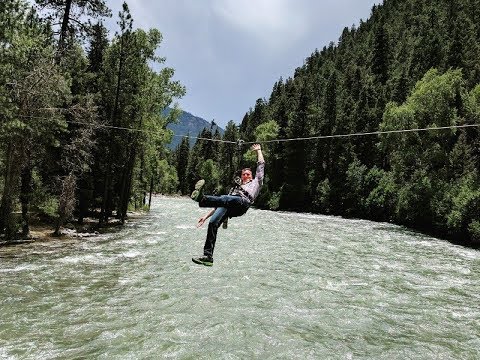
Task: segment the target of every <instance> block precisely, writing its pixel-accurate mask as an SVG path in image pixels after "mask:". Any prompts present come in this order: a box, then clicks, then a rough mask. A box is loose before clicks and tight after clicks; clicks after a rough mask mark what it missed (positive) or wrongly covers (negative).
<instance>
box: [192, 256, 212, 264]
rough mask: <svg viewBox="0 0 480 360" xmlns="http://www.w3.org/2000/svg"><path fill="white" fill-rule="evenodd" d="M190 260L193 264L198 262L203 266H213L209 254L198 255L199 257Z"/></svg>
mask: <svg viewBox="0 0 480 360" xmlns="http://www.w3.org/2000/svg"><path fill="white" fill-rule="evenodd" d="M192 261H193V262H194V263H195V264H200V265H205V266H213V258H212V257H211V256H206V255H203V256H199V257H193V258H192Z"/></svg>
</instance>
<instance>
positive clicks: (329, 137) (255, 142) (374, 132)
mask: <svg viewBox="0 0 480 360" xmlns="http://www.w3.org/2000/svg"><path fill="white" fill-rule="evenodd" d="M469 127H480V124H464V125H451V126H436V127H429V128H417V129H400V130H384V131H371V132H363V133H350V134H335V135H320V136H309V137H298V138H289V139H274V140H265V141H249V142H245V143H244V144H258V143H260V144H267V143H279V142H287V141H303V140H316V139H333V138H345V137H354V136H368V135H383V134H396V133H408V132H421V131H429V130H446V129H461V128H469Z"/></svg>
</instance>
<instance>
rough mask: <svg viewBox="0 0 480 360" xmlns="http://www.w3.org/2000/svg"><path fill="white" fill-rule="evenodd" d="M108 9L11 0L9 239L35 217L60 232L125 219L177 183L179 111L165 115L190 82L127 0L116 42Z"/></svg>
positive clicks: (4, 45)
mask: <svg viewBox="0 0 480 360" xmlns="http://www.w3.org/2000/svg"><path fill="white" fill-rule="evenodd" d="M105 16H111V14H110V10H109V9H108V8H107V7H106V5H105V1H104V0H64V1H58V0H37V1H36V3H35V6H34V7H32V4H30V3H28V2H27V1H24V0H6V1H1V2H0V83H1V84H2V86H1V87H0V144H1V145H0V174H1V175H2V176H1V179H0V196H1V204H0V234H1V236H2V237H4V239H6V240H7V241H9V240H11V239H15V238H16V237H19V236H21V237H26V236H28V235H29V231H30V224H31V222H32V221H33V220H40V221H42V222H44V223H52V224H55V225H54V230H55V232H56V233H57V234H58V233H59V231H60V229H61V227H62V225H63V224H64V223H65V222H66V221H69V220H70V219H71V218H72V217H73V216H74V217H75V218H76V220H77V221H78V222H79V223H82V222H83V220H84V218H85V217H87V216H90V217H95V218H97V219H98V225H99V226H102V225H104V224H106V223H107V222H108V221H109V219H110V218H112V217H116V218H118V219H119V220H120V222H122V223H123V222H124V221H125V217H126V213H127V209H128V207H129V206H135V207H142V206H144V205H145V202H146V201H148V200H147V199H148V196H147V194H148V193H150V194H151V193H152V192H153V191H154V190H155V189H156V190H160V191H168V192H172V191H174V190H175V187H176V186H177V182H176V173H175V169H174V168H173V167H172V166H170V165H169V164H168V163H167V156H168V153H167V151H166V149H165V144H167V143H169V142H170V140H171V131H167V130H166V126H167V125H168V124H169V123H170V122H171V121H173V120H174V119H175V117H176V116H177V115H178V113H179V110H178V109H176V110H174V111H171V112H170V113H169V114H168V116H164V115H162V112H163V109H165V108H167V107H168V106H169V105H171V104H172V101H174V99H175V98H178V97H181V96H183V94H184V92H185V89H184V88H183V86H181V85H180V84H179V83H178V82H176V81H173V80H172V76H173V73H174V71H173V69H172V68H168V67H162V63H163V62H164V59H163V58H161V57H159V56H158V55H157V49H158V48H159V46H160V43H161V41H162V35H161V33H160V32H159V31H158V30H156V29H150V30H148V31H145V30H142V29H134V28H133V19H132V17H131V15H130V12H129V9H128V6H127V4H126V3H124V4H123V10H122V11H121V12H120V13H119V14H118V23H117V24H118V30H117V31H116V33H115V34H114V35H112V36H110V38H109V36H108V35H109V34H108V32H107V30H106V28H105V27H104V26H103V25H102V18H104V17H105ZM155 69H161V70H155ZM122 128H127V129H130V131H127V130H124V129H122ZM172 184H173V185H172ZM172 186H173V188H172Z"/></svg>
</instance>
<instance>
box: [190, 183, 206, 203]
mask: <svg viewBox="0 0 480 360" xmlns="http://www.w3.org/2000/svg"><path fill="white" fill-rule="evenodd" d="M204 185H205V180H203V179H201V180H198V181H197V183H196V184H195V190H193V192H192V195H190V197H191V198H192V200H194V201H196V202H199V201H200V200H201V199H202V197H203V186H204Z"/></svg>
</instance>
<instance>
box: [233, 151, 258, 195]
mask: <svg viewBox="0 0 480 360" xmlns="http://www.w3.org/2000/svg"><path fill="white" fill-rule="evenodd" d="M264 174H265V161H259V162H258V163H257V170H256V172H255V178H253V179H252V180H251V181H249V182H248V183H246V184H242V185H240V187H241V188H242V190H243V191H239V190H238V189H233V193H232V194H233V195H240V196H241V197H243V198H245V199H247V200H248V201H249V202H250V203H253V201H254V200H255V199H256V198H257V196H258V194H259V193H260V189H261V187H262V185H263V176H264ZM245 193H247V194H248V196H247V195H246V194H245ZM249 196H250V198H249Z"/></svg>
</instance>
